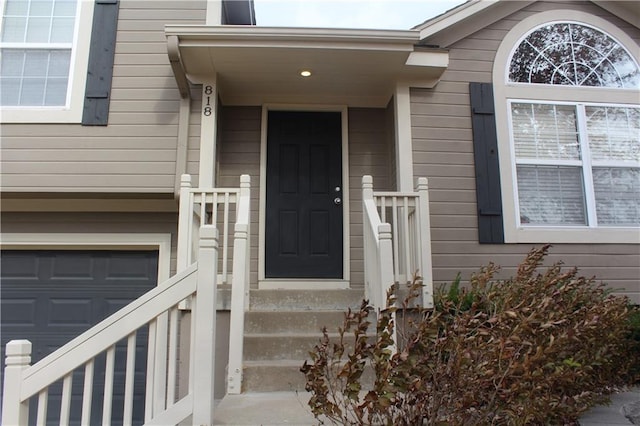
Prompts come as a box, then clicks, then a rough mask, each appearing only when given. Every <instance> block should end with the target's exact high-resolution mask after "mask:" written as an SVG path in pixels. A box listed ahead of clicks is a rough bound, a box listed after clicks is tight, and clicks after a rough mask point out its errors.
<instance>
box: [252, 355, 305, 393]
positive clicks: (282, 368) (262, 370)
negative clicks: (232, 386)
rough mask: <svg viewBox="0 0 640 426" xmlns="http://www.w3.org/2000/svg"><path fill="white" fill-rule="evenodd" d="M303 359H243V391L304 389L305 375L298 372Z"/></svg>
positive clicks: (298, 390)
mask: <svg viewBox="0 0 640 426" xmlns="http://www.w3.org/2000/svg"><path fill="white" fill-rule="evenodd" d="M303 363H304V362H303V361H298V360H279V361H245V363H244V372H243V376H242V391H243V392H278V391H297V392H302V391H304V385H305V382H306V380H305V377H304V374H302V373H301V372H300V368H301V367H302V364H303Z"/></svg>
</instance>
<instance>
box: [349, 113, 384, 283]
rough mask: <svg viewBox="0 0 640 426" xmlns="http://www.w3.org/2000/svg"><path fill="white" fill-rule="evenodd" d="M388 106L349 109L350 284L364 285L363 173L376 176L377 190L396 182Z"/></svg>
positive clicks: (374, 179) (374, 183)
mask: <svg viewBox="0 0 640 426" xmlns="http://www.w3.org/2000/svg"><path fill="white" fill-rule="evenodd" d="M390 109H391V113H389V108H350V109H349V133H348V135H349V210H350V212H349V223H350V226H351V228H350V238H351V250H350V256H351V287H352V288H364V258H363V252H362V250H363V242H362V176H363V175H371V176H373V187H374V190H376V191H388V190H390V189H392V188H393V187H394V185H395V181H394V179H393V178H392V174H391V172H392V170H393V167H395V154H393V156H392V157H390V153H392V152H393V145H391V147H390V146H389V144H390V143H392V142H393V139H391V138H389V134H390V133H391V134H393V106H391V107H390Z"/></svg>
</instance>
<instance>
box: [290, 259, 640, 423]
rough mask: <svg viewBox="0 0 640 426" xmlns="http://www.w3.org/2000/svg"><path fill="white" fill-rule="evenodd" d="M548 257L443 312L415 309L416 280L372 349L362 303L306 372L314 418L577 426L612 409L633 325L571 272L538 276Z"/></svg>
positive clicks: (453, 301) (466, 293)
mask: <svg viewBox="0 0 640 426" xmlns="http://www.w3.org/2000/svg"><path fill="white" fill-rule="evenodd" d="M548 249H549V246H544V247H542V248H540V249H536V250H532V251H531V252H530V253H529V254H528V256H527V257H526V258H525V260H524V261H523V262H522V264H521V265H520V266H519V267H518V270H517V274H516V275H515V277H513V278H510V279H508V280H503V281H500V280H496V279H494V275H495V273H496V272H497V271H498V268H497V267H496V266H495V265H493V264H489V265H488V266H486V267H484V268H482V269H481V270H480V271H479V273H477V274H475V275H473V276H472V278H471V281H470V286H469V287H468V288H460V286H459V280H458V283H457V284H454V285H453V286H452V288H451V289H450V290H449V292H447V293H445V292H442V293H441V294H440V295H439V298H438V300H437V303H436V309H435V310H425V309H420V308H418V309H410V308H409V307H410V306H414V303H415V299H416V298H417V297H418V294H419V290H420V282H419V280H417V279H416V280H414V282H413V284H412V285H411V286H410V289H409V292H408V296H407V297H406V299H405V300H403V301H402V303H401V304H400V306H399V307H398V306H397V305H396V303H395V302H396V301H395V291H391V292H390V293H389V295H388V300H387V302H388V306H389V307H388V308H387V309H386V310H384V311H383V312H381V313H380V314H379V315H378V320H377V325H376V336H375V338H373V337H368V336H367V332H368V330H369V328H370V326H371V324H370V322H369V316H370V313H371V311H372V308H371V307H370V306H369V305H368V303H367V302H366V301H364V302H363V303H362V306H361V307H360V309H359V310H357V311H351V310H350V311H349V312H347V313H346V315H345V321H344V326H343V327H342V328H341V329H340V330H339V338H338V341H337V342H336V343H333V344H332V343H331V342H330V340H329V338H328V333H327V330H326V329H324V330H323V337H322V339H321V341H320V343H319V344H318V345H317V346H316V347H315V349H314V351H312V352H310V356H311V362H306V361H305V363H304V365H303V367H302V369H301V371H302V372H303V373H304V374H305V376H306V379H307V385H306V389H307V390H308V391H310V392H311V394H312V396H311V398H310V401H309V405H310V407H311V410H312V412H313V414H314V415H315V416H316V418H318V419H319V420H321V421H324V420H328V421H331V422H334V423H338V424H371V425H373V424H375V425H378V424H381V425H382V424H387V425H415V424H428V425H442V424H464V425H470V424H498V425H501V424H504V425H506V424H567V423H568V424H571V423H573V422H575V420H576V418H577V416H578V415H579V414H580V413H581V412H583V411H585V410H586V409H588V408H589V407H591V406H593V405H594V404H596V403H600V402H603V401H605V400H606V395H608V394H609V393H611V392H612V391H613V390H614V387H615V386H618V385H622V384H624V383H625V382H628V381H629V380H630V378H631V376H630V374H633V372H632V366H634V365H636V367H637V365H638V364H637V363H638V362H639V361H640V358H639V355H638V348H639V347H640V346H636V347H635V348H633V347H632V345H631V344H630V342H631V339H630V338H629V337H630V333H631V329H632V321H637V317H633V316H632V315H630V310H629V308H628V303H627V300H626V299H625V298H622V297H615V296H613V295H611V294H609V293H608V292H607V291H605V289H604V287H603V285H602V284H597V283H596V282H595V281H594V280H593V279H587V278H584V277H579V276H578V275H577V270H576V269H575V268H573V269H569V270H566V271H563V270H562V268H561V265H560V264H554V265H552V266H551V267H549V268H547V269H546V270H545V271H543V272H538V270H539V269H540V266H541V264H542V262H543V260H544V257H545V256H546V254H547V252H548ZM637 313H638V311H637V310H636V311H635V314H634V315H637ZM634 318H635V319H634ZM396 320H397V321H398V323H399V326H398V329H399V331H398V335H399V337H398V339H397V340H398V341H399V342H400V343H399V347H398V348H397V351H394V345H395V341H394V339H393V337H394V332H395V329H396ZM636 330H637V328H636ZM349 336H352V338H350V337H349ZM348 342H352V343H350V344H351V349H350V350H347V348H348V347H349V345H348V344H347V343H348ZM368 369H370V370H371V372H372V374H369V375H368V374H367V370H368ZM367 376H373V377H372V378H371V379H370V380H367Z"/></svg>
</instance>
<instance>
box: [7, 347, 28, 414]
mask: <svg viewBox="0 0 640 426" xmlns="http://www.w3.org/2000/svg"><path fill="white" fill-rule="evenodd" d="M30 363H31V342H30V341H28V340H12V341H10V342H9V343H7V346H6V358H5V365H6V367H5V368H4V390H3V394H2V398H3V399H2V424H3V425H26V424H27V423H28V422H29V401H28V400H27V401H26V402H22V401H20V394H21V389H22V372H23V371H24V370H25V369H26V368H27V367H29V364H30Z"/></svg>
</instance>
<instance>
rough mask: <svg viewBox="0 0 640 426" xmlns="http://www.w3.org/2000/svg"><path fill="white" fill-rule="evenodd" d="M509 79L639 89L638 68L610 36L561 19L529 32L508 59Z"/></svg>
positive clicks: (639, 74) (536, 82) (537, 82)
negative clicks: (559, 21)
mask: <svg viewBox="0 0 640 426" xmlns="http://www.w3.org/2000/svg"><path fill="white" fill-rule="evenodd" d="M509 81H511V82H517V83H534V84H561V85H569V86H591V87H623V88H638V86H639V85H640V71H638V65H637V64H636V63H635V61H634V60H633V58H632V57H631V55H630V54H629V53H628V52H627V51H626V50H625V49H624V48H623V47H622V46H621V45H620V43H618V42H617V41H615V40H614V39H613V38H611V37H610V36H608V35H607V34H605V33H603V32H602V31H600V30H598V29H596V28H592V27H589V26H586V25H582V24H578V23H572V22H561V23H553V24H546V25H543V26H541V27H539V28H536V29H535V30H533V31H531V32H530V33H529V34H528V35H527V36H526V37H524V39H523V40H522V41H521V42H520V44H519V45H518V47H517V48H516V50H515V51H514V52H513V55H512V56H511V61H509Z"/></svg>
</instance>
